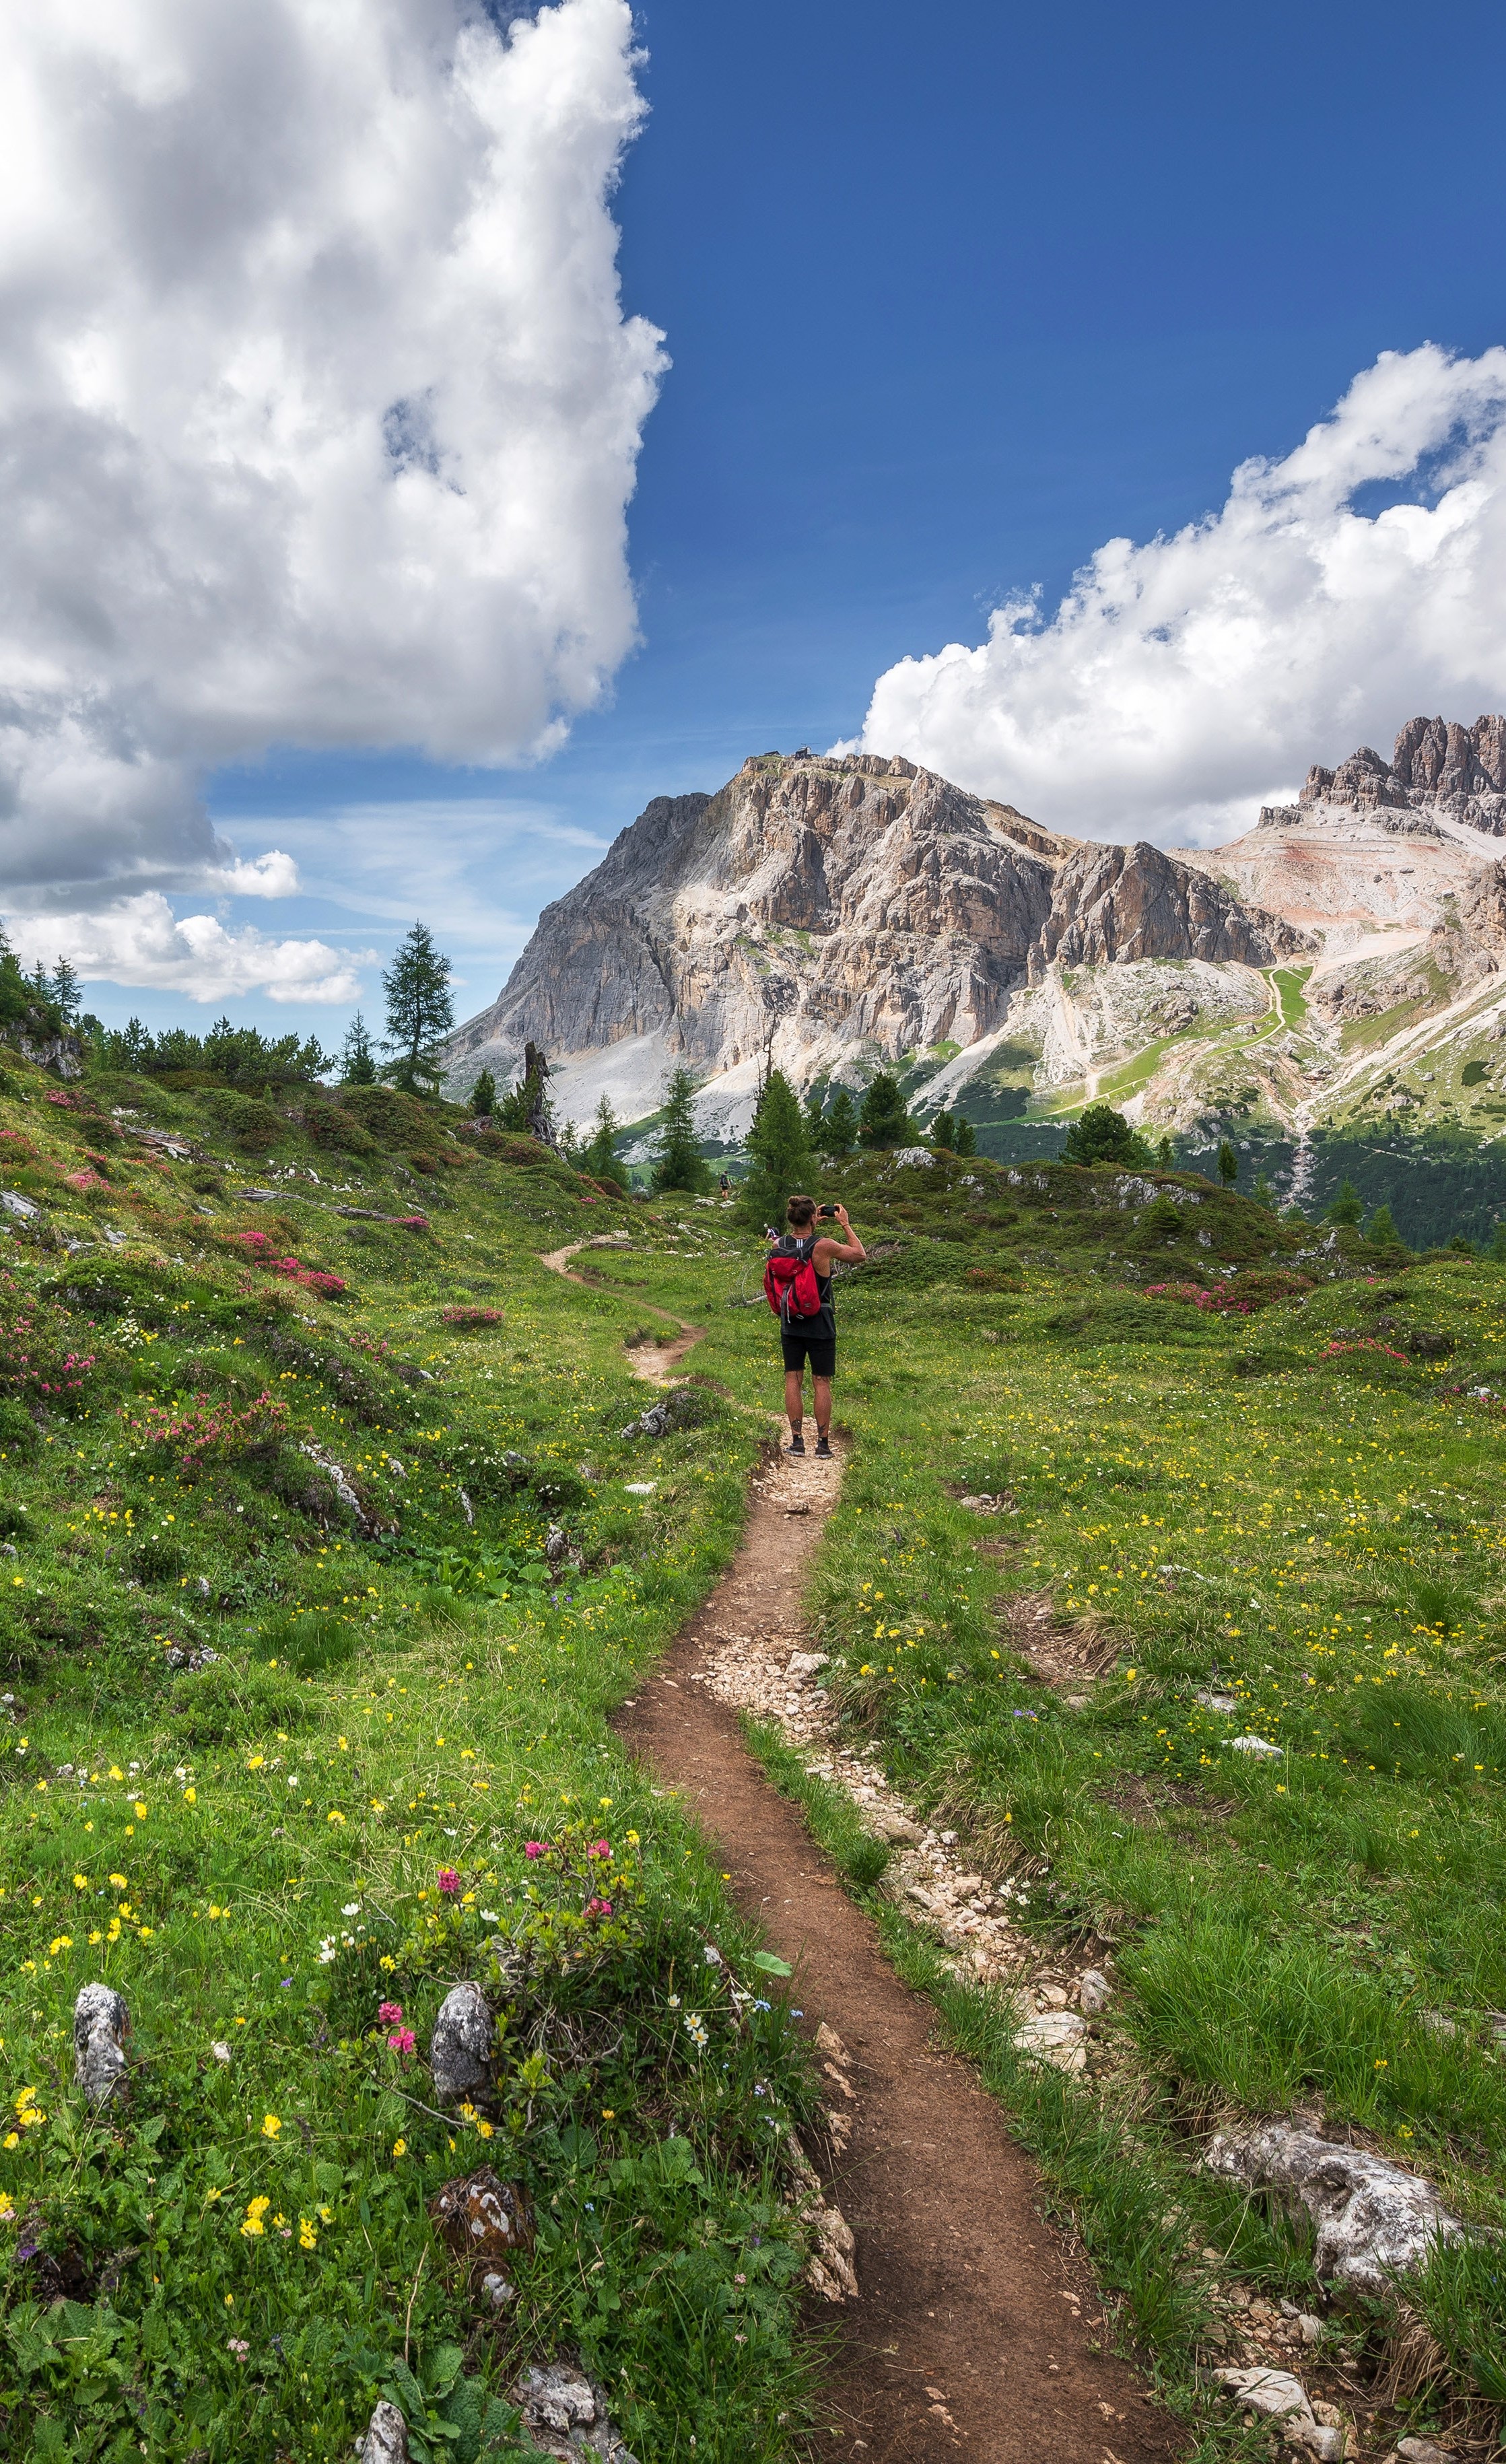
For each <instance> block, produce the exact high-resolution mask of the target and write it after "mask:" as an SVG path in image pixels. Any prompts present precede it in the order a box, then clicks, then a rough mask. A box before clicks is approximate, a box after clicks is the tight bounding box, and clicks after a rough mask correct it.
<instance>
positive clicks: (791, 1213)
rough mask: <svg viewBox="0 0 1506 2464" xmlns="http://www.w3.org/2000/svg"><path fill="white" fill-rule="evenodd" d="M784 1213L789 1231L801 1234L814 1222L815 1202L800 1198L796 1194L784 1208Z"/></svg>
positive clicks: (811, 1199) (810, 1199)
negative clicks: (787, 1219)
mask: <svg viewBox="0 0 1506 2464" xmlns="http://www.w3.org/2000/svg"><path fill="white" fill-rule="evenodd" d="M785 1213H786V1215H787V1216H788V1218H789V1226H790V1230H791V1231H792V1232H803V1231H805V1230H806V1228H807V1226H808V1224H811V1223H813V1222H814V1221H815V1220H816V1201H815V1199H813V1198H802V1197H800V1196H799V1195H798V1193H797V1195H796V1196H795V1197H793V1198H792V1199H790V1201H789V1204H788V1205H787V1206H786V1209H785Z"/></svg>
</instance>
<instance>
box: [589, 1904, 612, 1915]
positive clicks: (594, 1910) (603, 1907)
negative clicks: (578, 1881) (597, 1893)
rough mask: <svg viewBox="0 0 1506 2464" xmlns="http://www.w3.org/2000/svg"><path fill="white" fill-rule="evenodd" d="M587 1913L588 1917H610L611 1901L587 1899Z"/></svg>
mask: <svg viewBox="0 0 1506 2464" xmlns="http://www.w3.org/2000/svg"><path fill="white" fill-rule="evenodd" d="M586 1913H587V1916H588V1917H609V1916H610V1914H611V1902H610V1900H587V1903H586Z"/></svg>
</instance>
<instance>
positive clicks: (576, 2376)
mask: <svg viewBox="0 0 1506 2464" xmlns="http://www.w3.org/2000/svg"><path fill="white" fill-rule="evenodd" d="M509 2392H510V2394H511V2397H512V2400H513V2402H514V2404H516V2405H517V2406H518V2407H519V2408H520V2410H521V2413H522V2417H523V2427H524V2429H525V2430H526V2431H527V2432H528V2435H529V2437H530V2438H531V2439H532V2441H533V2443H534V2445H535V2446H536V2447H537V2448H538V2449H539V2450H540V2452H541V2453H543V2454H544V2455H552V2456H555V2457H557V2458H558V2459H559V2460H560V2464H575V2459H577V2458H579V2459H580V2464H598V2459H599V2464H636V2459H635V2458H634V2457H633V2456H632V2455H631V2454H630V2453H629V2452H628V2449H627V2448H626V2447H625V2446H624V2444H623V2442H622V2440H621V2439H620V2438H619V2437H618V2435H617V2432H616V2431H615V2430H614V2429H613V2428H612V2425H611V2421H610V2419H609V2415H608V2410H607V2390H606V2388H605V2387H598V2385H597V2383H596V2381H595V2380H594V2379H588V2378H587V2376H586V2374H585V2372H584V2371H583V2370H580V2369H578V2368H576V2367H575V2366H574V2365H573V2364H571V2363H568V2362H550V2363H549V2364H548V2365H546V2366H545V2367H543V2369H541V2368H540V2367H539V2366H538V2365H537V2364H534V2365H532V2366H531V2367H530V2368H528V2369H526V2370H524V2372H523V2374H522V2376H521V2378H520V2379H519V2381H518V2382H517V2384H516V2386H514V2387H512V2388H511V2389H510V2390H509Z"/></svg>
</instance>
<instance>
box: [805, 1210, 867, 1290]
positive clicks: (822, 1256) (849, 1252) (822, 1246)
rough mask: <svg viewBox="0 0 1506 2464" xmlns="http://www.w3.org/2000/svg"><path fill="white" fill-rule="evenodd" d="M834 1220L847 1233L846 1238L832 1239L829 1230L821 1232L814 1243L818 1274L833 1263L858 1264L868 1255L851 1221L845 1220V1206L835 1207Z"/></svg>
mask: <svg viewBox="0 0 1506 2464" xmlns="http://www.w3.org/2000/svg"><path fill="white" fill-rule="evenodd" d="M836 1220H837V1221H838V1222H839V1223H840V1224H841V1226H842V1229H843V1231H844V1232H845V1233H846V1234H847V1239H846V1240H845V1241H833V1240H832V1238H831V1234H830V1232H824V1233H823V1234H822V1236H821V1238H820V1240H819V1241H818V1242H817V1243H816V1254H815V1269H816V1272H817V1274H818V1275H824V1274H826V1273H828V1272H829V1270H830V1269H831V1267H832V1266H833V1265H843V1266H855V1265H859V1264H860V1263H861V1261H862V1260H863V1259H864V1258H866V1257H867V1255H868V1251H867V1250H866V1249H865V1248H864V1246H863V1244H862V1243H861V1241H860V1240H859V1239H858V1237H857V1234H856V1233H855V1232H854V1231H853V1227H852V1225H851V1223H850V1222H849V1221H848V1220H847V1208H846V1207H845V1206H839V1207H838V1208H837V1209H836Z"/></svg>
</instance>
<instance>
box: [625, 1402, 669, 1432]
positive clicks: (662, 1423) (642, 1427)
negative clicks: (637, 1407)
mask: <svg viewBox="0 0 1506 2464" xmlns="http://www.w3.org/2000/svg"><path fill="white" fill-rule="evenodd" d="M669 1425H670V1407H669V1405H668V1404H667V1403H651V1404H650V1405H649V1408H648V1410H647V1411H646V1412H640V1413H639V1415H638V1417H637V1419H635V1420H630V1421H629V1423H628V1425H627V1427H626V1428H625V1429H624V1431H623V1433H622V1434H623V1436H624V1437H625V1438H662V1437H663V1436H664V1435H665V1433H666V1431H667V1430H668V1428H669Z"/></svg>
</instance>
